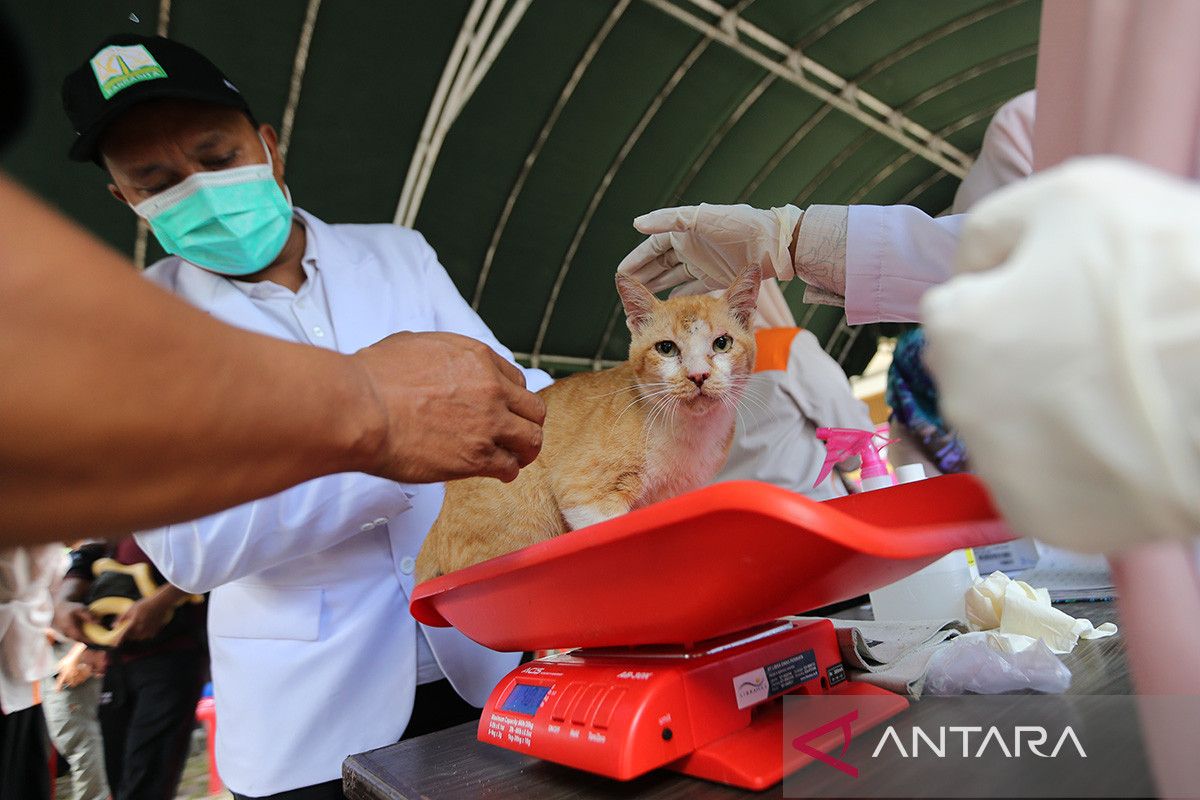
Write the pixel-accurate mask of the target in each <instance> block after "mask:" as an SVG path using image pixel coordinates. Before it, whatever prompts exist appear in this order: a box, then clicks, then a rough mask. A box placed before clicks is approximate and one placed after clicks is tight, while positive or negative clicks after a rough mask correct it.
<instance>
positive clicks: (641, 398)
mask: <svg viewBox="0 0 1200 800" xmlns="http://www.w3.org/2000/svg"><path fill="white" fill-rule="evenodd" d="M670 391H671V389H669V388H668V389H659V390H658V391H656V392H647V393H646V394H641V395H638V396H637V397H635V398H634V399H633V400H632V401H630V402H629V403H627V404H626V405H625V407H624V408H623V409H621V412H620V413H619V414H617V419H618V420H619V419H620V418H621V417H622V416H623V415H624V414H625V412H626V411H628V410H629V409H631V408H633V407H634V406H635V405H637V404H638V403H641V402H643V401H646V402H649V401H650V400H653V399H654V398H656V397H660V396H662V395H664V394H667V393H669V392H670Z"/></svg>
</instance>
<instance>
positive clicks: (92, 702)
mask: <svg viewBox="0 0 1200 800" xmlns="http://www.w3.org/2000/svg"><path fill="white" fill-rule="evenodd" d="M83 544H85V542H84V541H78V542H74V543H72V548H75V547H79V546H81V545H83ZM70 568H71V558H70V551H69V550H67V549H63V550H62V563H61V565H60V567H59V574H60V575H63V576H65V575H66V573H67V570H69V569H70ZM46 639H47V641H48V642H49V643H50V647H51V649H52V650H53V652H54V657H55V659H57V662H58V663H57V671H56V673H55V674H54V675H52V676H50V677H47V678H43V679H42V713H43V714H44V715H45V717H46V728H47V730H48V732H49V733H50V742H51V744H53V745H54V749H55V750H57V751H58V754H59V755H60V756H62V757H63V758H64V759H66V761H67V764H68V765H69V766H70V768H71V798H72V800H105V798H107V797H108V779H107V776H106V774H105V770H104V743H103V740H102V739H101V736H100V722H99V720H98V719H97V717H96V713H97V709H98V708H99V706H100V686H101V684H102V683H103V680H104V669H105V666H106V663H107V659H106V658H105V654H104V651H102V650H96V649H92V648H89V647H88V646H87V645H85V644H84V643H83V642H78V641H73V640H71V639H68V638H66V637H65V636H63V635H62V634H61V633H59V632H58V631H56V630H54V629H53V628H47V629H46Z"/></svg>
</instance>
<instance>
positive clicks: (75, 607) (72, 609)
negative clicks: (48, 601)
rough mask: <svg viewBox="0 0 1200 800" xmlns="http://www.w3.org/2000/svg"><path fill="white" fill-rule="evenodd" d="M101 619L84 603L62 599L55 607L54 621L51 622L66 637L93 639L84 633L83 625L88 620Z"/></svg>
mask: <svg viewBox="0 0 1200 800" xmlns="http://www.w3.org/2000/svg"><path fill="white" fill-rule="evenodd" d="M99 621H100V620H98V619H96V618H95V617H94V616H92V612H90V611H88V610H87V606H85V605H84V604H83V603H77V602H74V601H72V600H63V601H60V602H59V603H58V604H57V605H55V607H54V621H53V622H52V623H51V625H52V626H53V628H54V630H56V631H58V632H59V633H61V634H62V635H63V636H65V637H66V638H68V639H70V640H71V641H74V642H87V641H91V640H90V639H88V638H87V637H86V636H84V635H83V625H84V623H87V622H96V623H98V622H99Z"/></svg>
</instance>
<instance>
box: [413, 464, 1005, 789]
mask: <svg viewBox="0 0 1200 800" xmlns="http://www.w3.org/2000/svg"><path fill="white" fill-rule="evenodd" d="M1014 536H1015V534H1013V533H1012V532H1011V530H1010V529H1009V528H1008V526H1007V525H1006V524H1005V523H1004V522H1003V521H1002V520H1001V518H1000V516H999V514H998V513H997V511H996V509H995V507H994V506H993V505H992V502H991V499H990V497H989V496H988V494H987V491H986V490H985V489H984V488H983V485H982V484H981V483H980V482H979V481H978V480H977V479H975V478H974V477H972V476H970V475H946V476H940V477H936V478H930V479H928V480H924V481H919V482H915V483H908V484H903V485H900V486H893V487H891V488H886V489H879V490H876V491H873V492H866V493H863V494H857V495H851V496H849V497H843V498H839V499H836V500H829V501H825V502H816V501H813V500H809V499H808V498H805V497H803V496H801V495H798V494H795V493H793V492H790V491H787V490H785V489H780V488H778V487H775V486H771V485H769V484H765V483H758V482H754V481H736V482H730V483H721V484H717V485H714V486H709V487H706V488H704V489H700V490H698V491H695V492H691V493H689V494H686V495H681V496H679V497H675V498H672V499H670V500H667V501H664V502H661V503H656V504H655V505H653V506H649V507H647V508H643V509H639V510H637V511H633V512H631V513H629V514H626V515H624V516H621V517H618V518H616V519H612V520H609V521H607V522H603V523H600V524H598V525H593V526H591V527H588V528H585V529H581V530H578V531H573V532H571V533H567V534H563V535H562V536H558V537H556V538H554V539H550V540H548V541H545V542H540V543H538V544H536V545H533V546H531V547H527V548H525V549H523V550H519V551H517V552H515V553H510V554H508V555H505V556H501V557H499V558H494V559H491V560H490V561H485V562H483V563H481V564H476V565H475V566H472V567H469V568H467V569H463V570H459V571H457V572H453V573H450V574H448V575H443V576H441V577H439V578H435V579H433V580H430V581H426V582H425V583H422V584H420V585H419V586H417V587H416V589H415V591H414V592H413V598H412V606H411V608H412V614H413V616H414V617H415V618H416V619H418V620H420V621H421V622H423V623H425V624H426V625H434V626H440V627H445V626H450V625H453V626H454V627H456V628H458V629H459V630H460V631H461V632H462V633H463V634H464V635H466V636H467V637H469V638H471V639H473V640H474V641H476V642H478V643H480V644H482V645H485V646H487V647H490V648H492V649H494V650H545V649H556V648H567V647H574V648H577V649H575V650H572V651H570V652H568V653H563V654H560V655H555V656H550V657H547V658H542V659H538V660H536V661H532V662H530V663H527V664H523V665H521V666H519V667H517V668H516V669H515V670H513V671H512V672H511V673H510V674H509V675H508V676H507V677H506V678H504V680H502V681H500V683H499V684H498V685H497V686H496V688H495V689H494V690H493V691H492V694H491V697H489V699H488V702H487V704H486V705H485V706H484V709H483V716H482V717H481V718H480V721H479V734H478V735H479V740H480V741H482V742H487V743H490V744H494V745H497V746H500V747H505V748H508V749H510V750H515V751H517V752H520V753H524V754H526V755H532V756H536V757H538V758H543V759H546V760H549V761H554V762H556V763H559V764H565V765H567V766H571V767H576V768H579V769H584V770H588V771H590V772H595V773H599V774H601V775H607V776H609V777H612V778H616V779H619V780H628V779H631V778H635V777H637V776H639V775H642V774H644V773H646V772H649V771H650V770H653V769H656V768H658V767H667V768H669V769H673V770H676V771H679V772H682V773H684V774H687V775H692V776H695V777H699V778H705V779H708V780H712V781H717V782H720V783H727V784H730V785H733V786H739V787H743V788H748V789H766V788H767V787H769V786H772V785H774V784H775V783H778V782H779V781H780V780H782V778H783V776H784V775H787V774H790V773H791V772H793V771H794V770H796V769H799V768H800V767H802V766H804V765H805V764H807V763H809V761H811V760H812V759H811V758H810V757H807V756H804V755H803V754H801V753H800V752H799V751H795V752H794V753H789V754H788V756H787V762H786V763H785V760H784V759H785V754H784V749H785V748H784V746H783V745H784V742H783V713H782V701H781V698H782V696H783V695H784V694H794V695H818V694H819V695H837V696H846V697H849V696H853V695H872V696H882V697H891V698H894V700H895V702H894V703H891V704H888V703H880V702H878V701H876V702H874V703H870V704H866V706H865V708H879V709H880V710H879V711H877V712H876V713H874V714H873V715H870V716H860V718H859V719H858V720H857V722H856V723H855V725H854V726H853V732H854V733H855V734H857V733H858V732H859V731H861V730H865V729H867V728H869V727H871V726H873V725H876V724H878V723H880V722H882V721H883V720H884V719H887V718H888V717H890V716H892V715H894V714H896V713H899V712H900V711H902V710H904V709H905V708H907V705H908V702H907V700H906V699H905V698H904V697H902V696H900V695H896V694H893V693H891V692H888V691H886V690H884V689H880V688H878V687H876V686H872V685H869V684H862V683H856V682H855V681H852V680H846V674H845V670H844V668H843V666H842V660H841V655H840V653H839V650H838V644H837V638H836V635H835V633H834V628H833V624H832V623H831V622H829V621H828V620H820V621H816V622H812V621H808V622H798V621H793V620H789V619H785V618H786V617H787V616H788V615H793V614H797V613H800V612H803V611H806V610H809V609H813V608H819V607H821V606H825V605H829V604H831V603H836V602H839V601H841V600H847V599H850V598H852V597H857V596H859V595H863V594H866V593H867V592H869V591H871V590H872V589H877V588H879V587H880V586H885V585H887V584H889V583H892V582H893V581H896V580H899V579H900V578H903V577H905V576H907V575H909V574H911V573H913V572H916V571H917V570H919V569H921V568H922V567H925V566H927V565H928V564H930V563H932V562H933V561H935V560H937V559H938V558H940V557H941V556H943V555H945V554H946V553H948V552H950V551H952V550H957V549H959V548H963V547H971V546H980V545H986V544H995V543H998V542H1003V541H1008V540H1010V539H1012V538H1014ZM801 713H803V712H801ZM822 722H827V720H823V719H820V720H817V719H814V720H813V727H819V726H820V725H821V723H822ZM842 745H843V736H842V733H841V732H840V731H830V732H829V733H827V734H825V735H824V736H822V737H820V738H817V739H814V740H813V741H812V742H811V743H810V746H811V747H814V748H816V749H820V750H824V751H825V752H830V751H832V750H834V749H836V748H841V747H842Z"/></svg>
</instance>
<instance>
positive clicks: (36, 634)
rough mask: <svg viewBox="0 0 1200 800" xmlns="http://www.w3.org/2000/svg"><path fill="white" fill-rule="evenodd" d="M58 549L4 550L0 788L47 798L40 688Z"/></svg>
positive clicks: (27, 798)
mask: <svg viewBox="0 0 1200 800" xmlns="http://www.w3.org/2000/svg"><path fill="white" fill-rule="evenodd" d="M61 564H62V548H61V547H60V546H59V545H40V546H37V547H10V548H0V790H3V796H4V798H5V800H7V798H8V797H10V796H11V797H14V798H21V800H49V798H50V771H49V769H48V764H49V759H48V753H47V752H46V725H45V722H44V721H43V719H42V707H41V705H40V703H39V697H38V688H39V687H38V684H39V682H40V681H41V679H42V678H44V677H46V676H47V675H50V674H52V673H53V672H54V661H53V658H52V654H51V652H50V645H49V643H48V642H47V641H46V628H47V627H48V626H49V625H50V621H51V619H52V618H53V616H54V604H53V602H52V600H51V597H52V595H51V592H52V590H53V588H54V586H55V584H56V583H57V581H58V580H59V579H60V578H61V577H62V571H61V569H60V567H61Z"/></svg>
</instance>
